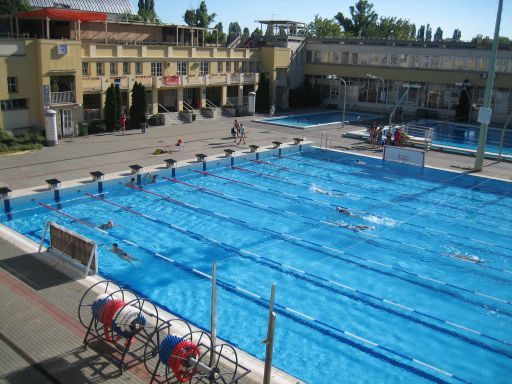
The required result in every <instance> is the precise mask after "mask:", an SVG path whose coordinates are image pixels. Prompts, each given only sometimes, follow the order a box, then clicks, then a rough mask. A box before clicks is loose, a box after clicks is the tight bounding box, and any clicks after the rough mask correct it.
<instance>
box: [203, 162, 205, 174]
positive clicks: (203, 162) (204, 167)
mask: <svg viewBox="0 0 512 384" xmlns="http://www.w3.org/2000/svg"><path fill="white" fill-rule="evenodd" d="M203 172H206V161H203Z"/></svg>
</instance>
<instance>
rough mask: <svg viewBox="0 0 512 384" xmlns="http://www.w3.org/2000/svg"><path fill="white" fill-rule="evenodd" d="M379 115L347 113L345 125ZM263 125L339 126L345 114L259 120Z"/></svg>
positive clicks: (307, 115)
mask: <svg viewBox="0 0 512 384" xmlns="http://www.w3.org/2000/svg"><path fill="white" fill-rule="evenodd" d="M378 117H379V116H378V115H370V114H368V113H359V112H345V123H356V122H358V121H360V122H363V121H365V120H371V119H376V118H378ZM259 121H260V122H262V123H268V124H276V125H284V126H287V127H293V128H302V129H304V128H311V127H318V126H319V125H329V124H339V123H341V122H342V121H343V113H342V112H339V111H336V112H320V113H310V114H303V115H290V116H285V117H273V118H269V119H263V120H259Z"/></svg>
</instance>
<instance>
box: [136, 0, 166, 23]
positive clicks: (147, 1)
mask: <svg viewBox="0 0 512 384" xmlns="http://www.w3.org/2000/svg"><path fill="white" fill-rule="evenodd" d="M137 5H138V7H139V11H138V15H139V16H140V17H141V18H142V19H144V20H150V21H156V22H160V20H159V18H158V16H157V15H156V12H155V1H154V0H139V1H138V3H137Z"/></svg>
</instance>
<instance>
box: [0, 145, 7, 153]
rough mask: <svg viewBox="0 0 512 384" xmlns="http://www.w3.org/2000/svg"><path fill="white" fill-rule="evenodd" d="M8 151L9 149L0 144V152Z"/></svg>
mask: <svg viewBox="0 0 512 384" xmlns="http://www.w3.org/2000/svg"><path fill="white" fill-rule="evenodd" d="M8 150H9V147H8V146H7V145H5V144H4V143H0V152H7V151H8Z"/></svg>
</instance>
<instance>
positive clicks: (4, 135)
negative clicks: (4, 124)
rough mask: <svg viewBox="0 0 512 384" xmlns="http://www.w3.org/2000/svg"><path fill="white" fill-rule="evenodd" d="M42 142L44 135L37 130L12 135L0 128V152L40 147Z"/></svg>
mask: <svg viewBox="0 0 512 384" xmlns="http://www.w3.org/2000/svg"><path fill="white" fill-rule="evenodd" d="M44 142H45V137H44V136H43V135H41V134H40V133H37V132H27V133H24V134H22V135H19V136H14V135H13V134H12V133H11V132H9V131H6V130H3V129H0V153H11V152H20V151H30V150H34V149H40V148H42V147H43V144H44Z"/></svg>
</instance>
